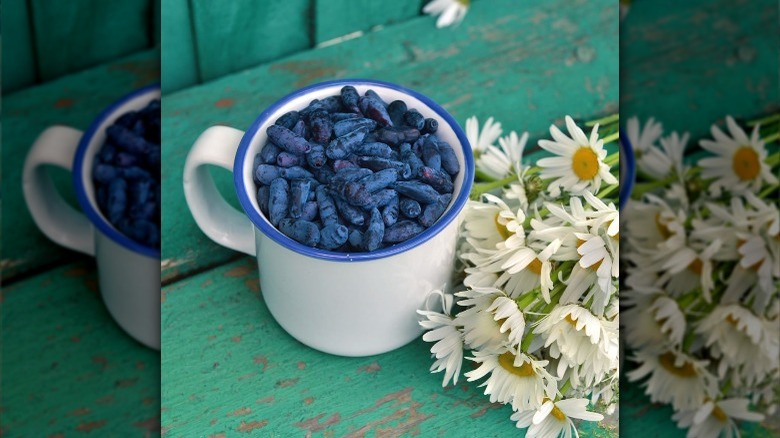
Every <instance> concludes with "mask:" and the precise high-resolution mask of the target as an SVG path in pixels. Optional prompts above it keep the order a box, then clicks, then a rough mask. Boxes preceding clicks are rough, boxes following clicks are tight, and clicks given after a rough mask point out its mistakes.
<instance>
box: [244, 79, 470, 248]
mask: <svg viewBox="0 0 780 438" xmlns="http://www.w3.org/2000/svg"><path fill="white" fill-rule="evenodd" d="M335 85H341V86H344V85H352V86H355V85H363V86H369V87H370V86H378V87H384V88H389V89H392V90H395V91H399V92H401V93H403V94H406V95H409V96H412V97H414V98H416V99H418V100H419V101H420V102H422V103H423V104H425V105H426V106H428V108H430V109H431V110H432V111H433V112H435V113H436V114H437V115H438V116H439V117H441V118H442V119H444V120H445V121H446V122H447V124H448V125H450V127H451V128H452V130H453V131H454V132H455V136H456V137H457V138H458V141H459V142H460V144H461V148H462V149H463V158H464V163H463V164H464V165H463V166H462V168H461V172H464V174H463V184H462V186H461V189H460V193H458V197H457V198H455V200H454V201H453V202H452V205H451V206H450V208H449V210H447V211H446V212H445V213H444V215H442V217H440V218H439V219H438V220H437V221H436V223H434V224H433V225H432V226H431V227H430V228H428V229H426V230H425V231H423V232H422V233H420V234H418V235H417V236H414V237H412V238H411V239H409V240H406V241H404V242H401V243H397V244H395V245H392V246H389V247H387V248H383V249H379V250H376V251H373V252H356V253H351V252H349V253H347V252H336V251H329V250H325V249H319V248H312V247H310V246H306V245H304V244H302V243H299V242H296V241H295V240H293V239H291V238H289V237H287V236H285V235H284V234H282V232H281V231H279V230H277V229H276V228H275V227H274V226H272V225H271V224H270V222H268V221H267V220H264V219H263V218H262V217H261V216H260V212H259V211H257V210H256V209H255V207H254V205H252V202H251V200H250V199H249V195H248V194H247V191H246V189H245V187H244V175H243V168H244V161H245V160H246V158H247V157H246V154H247V150H248V149H249V145H250V143H251V140H252V139H253V138H254V137H255V135H256V134H257V131H258V130H259V129H260V126H261V125H263V124H264V123H265V122H266V121H267V120H268V119H269V118H270V117H271V116H272V115H273V114H274V113H275V112H277V111H278V110H279V109H280V108H281V107H282V106H284V105H286V104H287V103H288V102H289V101H291V100H293V99H295V98H298V97H301V96H304V95H306V94H308V93H310V92H312V91H314V90H319V89H322V88H326V87H332V86H335ZM233 182H234V184H235V188H236V194H237V195H238V200H239V203H240V204H241V206H242V207H243V209H244V211H245V212H246V214H247V216H249V219H250V220H251V221H252V223H253V224H254V225H255V227H257V228H259V229H260V230H261V231H262V232H263V233H264V234H265V235H266V236H268V237H270V238H271V239H273V240H274V241H275V242H276V243H278V244H279V245H282V246H284V247H286V248H288V249H290V250H292V251H295V252H297V253H299V254H303V255H306V256H310V257H314V258H318V259H324V260H331V261H344V262H357V261H369V260H376V259H381V258H384V257H389V256H392V255H395V254H399V253H402V252H405V251H408V250H411V249H412V248H415V247H417V246H419V245H421V244H422V243H424V242H426V241H428V240H429V239H431V238H432V237H433V236H435V235H436V234H438V233H439V232H441V231H442V230H443V229H444V228H445V227H447V225H449V224H450V222H452V221H453V220H455V218H456V217H457V216H458V214H459V213H460V211H461V210H462V209H463V208H464V207H465V205H466V202H467V201H468V199H469V193H470V192H471V185H472V183H473V182H474V156H473V154H472V152H471V145H470V144H469V141H468V139H467V138H466V133H465V132H463V129H461V127H460V125H458V123H457V122H456V121H455V119H454V118H453V117H452V115H450V113H448V112H447V110H445V109H444V108H442V107H441V106H440V105H439V104H437V103H436V102H434V101H433V100H431V99H430V98H429V97H427V96H425V95H423V94H420V93H418V92H416V91H414V90H410V89H408V88H405V87H402V86H400V85H397V84H393V83H390V82H383V81H376V80H371V79H338V80H334V81H326V82H319V83H316V84H312V85H309V86H306V87H303V88H301V89H299V90H297V91H295V92H293V93H290V94H288V95H287V96H285V97H283V98H281V99H279V100H278V101H276V103H274V104H273V105H271V106H270V107H268V108H267V109H266V110H265V111H263V112H262V113H261V114H260V116H258V117H257V119H255V121H254V123H252V126H250V127H249V129H247V130H246V132H245V133H244V136H243V137H242V138H241V142H240V143H239V146H238V150H237V152H236V159H235V162H234V165H233ZM253 192H254V190H253Z"/></svg>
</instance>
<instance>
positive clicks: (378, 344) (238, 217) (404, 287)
mask: <svg viewBox="0 0 780 438" xmlns="http://www.w3.org/2000/svg"><path fill="white" fill-rule="evenodd" d="M345 85H352V86H354V87H355V88H356V89H357V90H358V92H359V93H360V94H361V95H362V94H363V93H365V91H366V90H368V89H372V90H374V91H376V92H377V94H379V95H380V96H381V97H382V98H383V99H384V100H385V101H387V102H390V101H393V100H396V99H400V100H403V101H405V102H406V104H407V106H408V107H409V108H415V109H417V110H418V111H420V113H422V114H423V115H424V116H425V117H433V118H435V119H436V120H437V121H438V122H439V129H438V131H437V133H436V134H437V136H439V137H440V138H441V139H443V140H444V141H446V142H448V143H449V144H450V145H452V147H453V149H454V151H455V153H456V155H457V157H458V160H459V161H460V167H461V171H460V173H459V174H458V176H457V178H456V179H455V181H454V183H455V191H454V193H453V200H452V202H451V203H450V206H449V207H448V209H447V210H446V211H445V212H444V214H443V215H442V216H441V218H439V220H438V221H437V222H436V223H435V224H433V226H431V227H430V228H429V229H427V230H426V231H424V232H423V233H421V234H419V235H418V236H416V237H414V238H412V239H410V240H407V241H406V242H403V243H400V244H397V245H394V246H391V247H388V248H384V249H380V250H377V251H374V252H371V253H340V252H334V251H327V250H322V249H315V248H310V247H308V246H305V245H303V244H300V243H298V242H296V241H294V240H292V239H290V238H289V237H287V236H285V235H284V234H282V233H281V232H279V231H278V230H277V229H276V228H274V227H273V226H272V225H271V223H270V222H269V221H268V219H266V217H265V216H264V215H263V213H261V211H260V208H259V206H258V204H257V199H256V196H255V193H256V192H257V188H256V186H255V183H254V181H253V180H252V171H253V169H252V165H253V159H254V157H255V155H256V154H257V153H258V152H259V151H260V150H261V149H262V147H263V146H264V145H265V144H266V142H267V135H266V128H267V127H268V126H270V125H271V124H273V123H274V121H275V120H276V119H277V118H278V117H279V116H281V115H282V114H284V113H286V112H288V111H291V110H300V109H303V108H304V107H306V106H307V105H308V104H309V102H311V101H312V100H313V99H322V98H325V97H327V96H334V95H338V94H339V93H340V90H341V88H342V87H343V86H345ZM209 165H214V166H219V167H222V168H225V169H227V170H231V171H232V172H233V177H234V178H233V179H234V183H235V190H236V194H237V195H238V199H239V201H240V203H241V206H242V207H243V209H244V212H239V211H237V210H235V209H234V208H232V207H231V206H230V205H229V204H227V202H226V201H225V200H224V198H222V196H221V195H220V194H219V192H218V191H217V189H216V187H215V186H214V182H213V180H212V178H211V175H210V173H209V171H208V166H209ZM473 179H474V160H473V156H472V152H471V147H470V146H469V143H468V140H467V139H466V135H465V134H464V132H463V130H462V129H461V128H460V127H459V126H458V124H457V123H456V122H455V120H454V119H453V118H452V116H451V115H450V114H448V113H447V112H446V111H445V110H444V109H443V108H442V107H441V106H439V105H437V104H436V103H434V102H433V101H431V100H430V99H429V98H427V97H425V96H423V95H421V94H419V93H416V92H414V91H411V90H408V89H405V88H403V87H400V86H398V85H394V84H390V83H386V82H378V81H370V80H337V81H330V82H324V83H320V84H316V85H312V86H309V87H306V88H303V89H301V90H298V91H296V92H294V93H292V94H290V95H288V96H286V97H284V98H282V99H281V100H279V101H278V102H277V103H275V104H274V105H272V106H271V107H270V108H268V109H267V110H265V111H264V112H263V113H262V114H260V116H259V117H258V118H257V119H256V120H255V122H254V123H253V124H252V126H250V127H249V129H248V130H247V131H246V132H242V131H239V130H237V129H234V128H230V127H225V126H213V127H211V128H208V129H207V130H206V131H204V132H203V134H201V136H200V137H199V138H198V139H197V141H196V142H195V144H193V146H192V149H191V150H190V153H189V155H188V156H187V162H186V163H185V167H184V194H185V197H186V199H187V204H188V205H189V208H190V211H191V212H192V215H193V217H194V218H195V221H196V222H197V224H198V226H199V227H200V228H201V230H203V232H204V233H205V234H206V235H207V236H208V237H210V238H211V239H212V240H214V241H215V242H217V243H218V244H220V245H223V246H225V247H227V248H230V249H233V250H236V251H240V252H243V253H246V254H249V255H251V256H255V257H256V258H257V264H258V270H259V275H260V287H261V290H262V294H263V298H264V300H265V303H266V305H267V306H268V310H269V311H270V312H271V314H272V315H273V317H274V318H275V319H276V321H277V322H278V323H279V325H281V326H282V328H284V330H286V331H287V333H289V334H290V335H292V336H293V337H294V338H296V339H297V340H299V341H300V342H302V343H304V344H306V345H308V346H310V347H312V348H315V349H317V350H320V351H324V352H326V353H332V354H337V355H342V356H368V355H373V354H379V353H384V352H387V351H391V350H394V349H396V348H398V347H401V346H403V345H405V344H407V343H409V342H410V341H412V340H413V339H414V338H416V337H417V336H419V334H420V333H421V329H420V326H419V325H418V323H417V321H418V319H417V313H416V310H417V309H419V308H422V307H423V304H424V302H425V301H426V298H427V296H428V294H429V293H430V292H431V291H432V290H434V289H438V288H446V287H448V286H449V284H450V282H451V277H452V273H453V268H454V262H455V247H456V243H457V240H458V226H459V221H458V215H459V213H460V212H461V211H462V210H463V207H464V206H465V205H466V202H467V200H468V196H469V191H470V190H471V184H472V181H473Z"/></svg>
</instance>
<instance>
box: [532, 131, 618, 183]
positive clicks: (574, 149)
mask: <svg viewBox="0 0 780 438" xmlns="http://www.w3.org/2000/svg"><path fill="white" fill-rule="evenodd" d="M566 127H567V130H568V132H569V135H570V136H571V137H569V136H567V135H565V134H563V133H562V132H561V131H560V130H559V129H558V128H557V127H556V126H555V125H551V126H550V134H551V135H552V137H553V139H554V141H550V140H539V146H540V147H541V148H542V149H545V150H547V151H549V152H551V153H553V154H555V155H557V156H556V157H548V158H542V159H541V160H539V161H538V162H537V163H536V164H537V165H538V166H539V167H540V168H541V169H542V170H541V172H540V173H539V176H540V177H541V178H542V179H553V178H554V180H553V181H552V182H551V183H550V185H549V192H550V196H553V197H557V196H559V195H560V194H561V187H562V188H563V189H564V190H566V191H567V192H570V193H573V194H579V193H582V191H583V190H586V189H587V190H590V191H592V192H598V190H599V188H600V187H601V182H602V180H603V181H604V182H605V183H607V184H617V182H618V181H617V178H615V177H614V176H613V175H612V174H611V173H610V172H609V166H608V165H607V164H606V163H604V158H606V156H607V151H606V150H605V149H604V140H601V139H599V138H598V137H599V134H598V125H596V126H594V127H593V130H592V131H591V134H590V138H588V137H586V136H585V133H584V132H583V131H582V129H580V128H579V127H578V126H577V125H576V124H575V123H574V120H573V119H572V118H571V117H569V116H566Z"/></svg>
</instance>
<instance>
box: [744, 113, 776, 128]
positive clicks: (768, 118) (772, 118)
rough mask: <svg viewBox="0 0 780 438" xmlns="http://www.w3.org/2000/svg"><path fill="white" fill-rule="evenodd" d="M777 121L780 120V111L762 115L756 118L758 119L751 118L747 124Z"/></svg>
mask: <svg viewBox="0 0 780 438" xmlns="http://www.w3.org/2000/svg"><path fill="white" fill-rule="evenodd" d="M776 121H780V113H777V114H770V115H768V116H766V117H762V118H760V119H756V120H750V121H748V122H747V125H748V126H756V125H765V124H767V123H772V122H776Z"/></svg>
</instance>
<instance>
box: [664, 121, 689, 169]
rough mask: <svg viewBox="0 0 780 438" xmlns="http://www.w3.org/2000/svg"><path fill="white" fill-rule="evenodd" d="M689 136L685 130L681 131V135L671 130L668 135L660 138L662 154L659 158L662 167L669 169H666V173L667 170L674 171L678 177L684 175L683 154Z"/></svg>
mask: <svg viewBox="0 0 780 438" xmlns="http://www.w3.org/2000/svg"><path fill="white" fill-rule="evenodd" d="M689 137H690V135H689V134H688V133H687V132H686V133H683V135H682V136H680V135H679V134H677V133H676V132H672V133H671V134H670V135H669V136H667V137H662V138H661V140H660V142H661V148H662V150H663V151H664V154H663V155H662V156H661V157H659V159H660V160H661V161H662V163H663V166H664V169H669V170H667V171H666V173H667V174H668V173H669V171H674V172H675V174H676V175H677V176H678V177H680V179H682V176H683V175H685V164H684V162H683V155H684V153H685V147H686V145H687V144H688V138H689Z"/></svg>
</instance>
